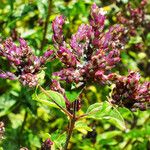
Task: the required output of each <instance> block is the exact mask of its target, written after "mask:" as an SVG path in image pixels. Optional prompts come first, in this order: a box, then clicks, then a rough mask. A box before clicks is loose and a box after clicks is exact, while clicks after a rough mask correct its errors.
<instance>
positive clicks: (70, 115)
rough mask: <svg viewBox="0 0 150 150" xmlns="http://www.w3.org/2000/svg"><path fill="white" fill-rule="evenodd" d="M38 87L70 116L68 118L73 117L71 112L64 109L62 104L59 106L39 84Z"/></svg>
mask: <svg viewBox="0 0 150 150" xmlns="http://www.w3.org/2000/svg"><path fill="white" fill-rule="evenodd" d="M39 88H40V90H41V91H42V92H43V93H44V94H45V95H46V96H47V97H48V98H50V99H51V100H52V102H53V103H55V104H56V105H57V106H58V107H59V108H60V109H61V110H62V111H63V112H64V113H65V114H67V115H68V116H69V117H70V119H71V118H73V116H72V114H71V113H70V112H69V111H67V110H66V109H64V108H63V107H62V106H60V105H59V104H58V103H57V102H56V101H55V100H54V99H53V98H52V97H51V96H50V95H49V94H48V93H47V92H46V91H45V90H44V89H43V88H42V87H41V86H40V85H39Z"/></svg>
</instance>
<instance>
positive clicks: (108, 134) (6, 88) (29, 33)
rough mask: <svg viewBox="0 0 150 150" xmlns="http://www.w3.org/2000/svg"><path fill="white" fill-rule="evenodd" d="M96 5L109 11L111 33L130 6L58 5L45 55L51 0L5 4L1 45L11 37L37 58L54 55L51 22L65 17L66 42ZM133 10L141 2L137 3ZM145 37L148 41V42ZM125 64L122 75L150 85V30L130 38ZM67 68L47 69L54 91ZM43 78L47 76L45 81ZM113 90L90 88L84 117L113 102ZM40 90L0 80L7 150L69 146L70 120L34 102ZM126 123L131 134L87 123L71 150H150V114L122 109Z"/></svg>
mask: <svg viewBox="0 0 150 150" xmlns="http://www.w3.org/2000/svg"><path fill="white" fill-rule="evenodd" d="M93 2H95V3H97V4H98V6H100V7H103V8H104V10H106V11H107V21H106V29H107V27H109V26H110V25H112V24H115V23H116V13H117V12H118V11H121V10H122V9H123V7H124V5H125V4H126V3H127V2H128V0H120V1H118V2H117V3H116V2H115V1H113V0H107V1H106V0H101V1H100V0H53V2H52V6H51V15H50V20H49V24H48V31H47V35H46V44H45V46H44V48H43V49H42V50H41V49H40V48H41V41H42V39H43V32H44V31H43V30H44V22H45V20H46V16H47V11H48V10H47V9H48V1H47V0H0V41H3V40H4V39H6V38H7V37H13V38H14V40H16V37H19V36H21V37H23V38H24V39H25V40H27V41H28V43H29V45H30V46H31V47H32V49H33V50H34V51H35V53H36V54H37V55H41V54H43V53H44V51H46V50H47V49H48V48H49V49H54V47H53V44H52V28H51V22H52V20H54V18H55V17H56V16H57V15H59V14H63V15H64V16H66V19H67V23H66V25H65V27H64V33H65V37H66V40H68V39H69V38H70V37H71V35H72V34H73V33H74V32H76V31H77V29H78V26H79V25H80V24H82V23H87V22H88V17H89V10H90V6H91V4H92V3H93ZM131 2H132V4H133V6H136V5H137V4H138V2H139V1H138V0H136V1H135V0H131ZM146 11H147V18H148V19H149V20H150V15H149V14H150V4H148V5H147V7H146ZM142 36H144V39H145V41H142ZM140 42H143V43H144V49H143V50H142V51H138V50H135V49H134V47H133V46H134V44H137V43H140ZM121 57H122V60H121V63H120V64H119V65H118V66H117V67H116V71H118V72H120V74H127V72H128V70H135V71H140V73H141V75H142V76H143V78H142V81H144V80H146V81H150V28H149V30H148V29H147V33H146V34H145V35H143V34H142V33H141V32H140V31H139V32H138V35H137V36H136V37H130V38H129V39H128V43H127V45H126V46H125V48H124V50H123V51H122V53H121ZM61 66H62V64H61V63H60V62H59V60H54V61H53V62H49V63H47V64H46V68H45V70H44V73H43V74H45V80H42V82H43V85H44V86H45V87H47V88H49V86H50V84H51V81H50V79H51V74H52V72H54V71H58V70H59V69H60V67H61ZM0 68H1V69H3V70H7V68H9V64H8V63H7V61H6V60H5V59H3V58H0ZM43 74H41V76H43ZM110 91H111V89H110V88H109V87H107V86H99V85H96V84H95V85H92V86H88V87H87V88H86V89H85V90H84V91H83V94H82V109H81V110H80V111H79V112H78V113H79V114H83V112H86V110H87V108H88V107H89V106H90V105H91V104H93V103H96V102H102V101H106V100H107V96H108V95H109V92H110ZM33 94H34V89H29V88H26V87H22V86H21V85H20V83H19V82H17V81H9V80H2V79H0V120H1V121H3V122H4V123H5V129H6V131H5V135H4V139H3V140H1V142H0V144H1V149H3V150H19V148H20V147H28V148H29V149H30V150H37V149H40V145H41V143H42V141H43V140H44V139H46V138H47V137H51V139H52V140H54V141H56V145H57V147H58V148H57V149H61V147H62V144H63V143H64V141H65V138H66V134H65V131H66V129H67V123H68V122H67V118H66V116H65V115H64V114H63V113H62V112H61V111H58V110H57V109H56V108H54V107H49V106H46V105H44V104H42V103H39V102H37V101H35V100H34V98H33V97H34V95H33ZM119 112H120V113H121V114H122V116H123V118H124V119H125V124H126V130H124V131H122V130H120V129H119V128H117V127H116V126H115V125H114V124H113V123H112V122H111V121H109V119H108V120H104V119H100V120H95V119H92V120H91V119H87V120H83V122H84V123H85V124H83V123H82V124H81V125H80V124H78V128H76V130H75V131H74V134H73V137H72V139H71V142H70V145H69V148H70V149H71V150H88V149H89V150H100V149H101V150H109V149H110V150H111V149H113V150H120V149H122V150H141V149H142V150H148V149H150V110H147V111H144V112H141V111H137V112H134V113H131V112H130V111H129V110H127V109H125V108H119Z"/></svg>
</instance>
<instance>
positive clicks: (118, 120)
mask: <svg viewBox="0 0 150 150" xmlns="http://www.w3.org/2000/svg"><path fill="white" fill-rule="evenodd" d="M86 114H87V117H88V118H93V119H98V120H99V119H106V120H108V121H109V122H111V123H113V124H114V125H115V126H116V127H118V128H119V129H121V130H124V129H125V122H124V119H123V117H122V116H121V114H120V112H119V111H118V110H117V109H116V108H114V107H112V105H110V104H109V103H108V102H103V103H95V104H93V105H91V106H89V108H88V109H87V112H86Z"/></svg>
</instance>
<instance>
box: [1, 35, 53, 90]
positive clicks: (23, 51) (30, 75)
mask: <svg viewBox="0 0 150 150" xmlns="http://www.w3.org/2000/svg"><path fill="white" fill-rule="evenodd" d="M19 43H20V45H19V46H16V45H15V44H14V43H13V41H12V39H11V38H9V39H7V40H6V41H4V42H3V44H1V45H0V56H3V57H5V58H6V59H7V60H8V62H9V63H10V65H11V66H12V67H13V68H14V69H15V72H13V73H12V72H9V71H7V72H4V71H0V78H5V79H10V80H16V79H19V81H20V82H21V83H22V84H23V85H28V86H29V87H33V86H36V85H37V83H38V78H37V73H38V72H39V71H40V70H41V67H42V66H43V65H44V63H45V62H46V60H47V59H48V58H49V57H50V56H51V55H52V53H53V51H51V50H50V51H47V52H45V53H44V55H43V56H40V57H37V56H35V55H34V54H33V52H32V50H31V48H30V47H29V46H28V45H27V43H26V41H25V40H24V39H22V38H20V39H19Z"/></svg>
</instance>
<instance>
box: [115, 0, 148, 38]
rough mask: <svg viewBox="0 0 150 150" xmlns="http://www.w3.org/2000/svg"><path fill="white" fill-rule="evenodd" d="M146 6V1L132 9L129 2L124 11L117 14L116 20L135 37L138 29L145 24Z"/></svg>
mask: <svg viewBox="0 0 150 150" xmlns="http://www.w3.org/2000/svg"><path fill="white" fill-rule="evenodd" d="M146 4H147V0H142V1H141V3H140V4H139V6H138V7H136V8H132V7H131V3H130V2H129V3H128V4H127V6H126V7H125V10H123V11H122V12H119V13H118V15H117V20H118V21H119V22H120V23H121V24H123V25H125V26H126V27H127V28H128V33H129V34H130V35H132V36H134V35H136V33H137V28H138V27H141V26H143V25H144V24H145V23H146V22H145V21H146V19H145V9H144V7H145V6H146ZM128 13H129V14H128Z"/></svg>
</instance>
